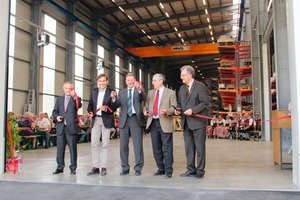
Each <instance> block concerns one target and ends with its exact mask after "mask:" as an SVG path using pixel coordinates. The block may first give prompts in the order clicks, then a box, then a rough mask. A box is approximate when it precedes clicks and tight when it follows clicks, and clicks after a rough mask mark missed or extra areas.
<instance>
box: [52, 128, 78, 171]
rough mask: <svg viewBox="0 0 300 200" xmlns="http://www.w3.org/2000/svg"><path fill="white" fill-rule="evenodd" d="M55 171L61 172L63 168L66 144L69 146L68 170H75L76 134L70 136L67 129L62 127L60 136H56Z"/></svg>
mask: <svg viewBox="0 0 300 200" xmlns="http://www.w3.org/2000/svg"><path fill="white" fill-rule="evenodd" d="M56 138H57V155H56V162H57V169H59V170H63V169H64V167H65V149H66V144H68V146H69V151H70V160H71V164H70V166H69V168H70V170H76V168H77V134H70V133H69V131H68V129H67V127H66V126H65V127H64V130H63V133H62V134H57V135H56Z"/></svg>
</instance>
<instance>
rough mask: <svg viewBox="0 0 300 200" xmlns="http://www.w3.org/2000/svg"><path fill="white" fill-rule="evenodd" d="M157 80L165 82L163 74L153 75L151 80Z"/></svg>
mask: <svg viewBox="0 0 300 200" xmlns="http://www.w3.org/2000/svg"><path fill="white" fill-rule="evenodd" d="M154 77H155V78H157V79H158V80H162V81H163V82H165V80H166V78H165V76H164V75H163V74H160V73H157V74H154V75H153V78H154Z"/></svg>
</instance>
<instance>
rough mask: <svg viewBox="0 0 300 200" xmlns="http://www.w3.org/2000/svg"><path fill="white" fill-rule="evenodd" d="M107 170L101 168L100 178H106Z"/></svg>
mask: <svg viewBox="0 0 300 200" xmlns="http://www.w3.org/2000/svg"><path fill="white" fill-rule="evenodd" d="M106 174H107V170H106V168H101V176H106Z"/></svg>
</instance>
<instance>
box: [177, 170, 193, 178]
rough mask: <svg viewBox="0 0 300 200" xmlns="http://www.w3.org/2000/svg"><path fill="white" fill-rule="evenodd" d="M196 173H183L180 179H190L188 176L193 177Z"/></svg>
mask: <svg viewBox="0 0 300 200" xmlns="http://www.w3.org/2000/svg"><path fill="white" fill-rule="evenodd" d="M195 174H196V172H189V171H187V172H185V173H184V174H180V176H181V177H190V176H195Z"/></svg>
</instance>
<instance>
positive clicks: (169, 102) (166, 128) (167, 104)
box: [145, 87, 177, 133]
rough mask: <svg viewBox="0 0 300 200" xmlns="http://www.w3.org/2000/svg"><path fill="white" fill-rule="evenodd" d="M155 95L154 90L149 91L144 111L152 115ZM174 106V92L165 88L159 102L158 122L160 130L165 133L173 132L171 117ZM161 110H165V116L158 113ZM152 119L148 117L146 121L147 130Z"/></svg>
mask: <svg viewBox="0 0 300 200" xmlns="http://www.w3.org/2000/svg"><path fill="white" fill-rule="evenodd" d="M155 94H156V90H151V91H150V92H149V93H148V96H147V101H146V105H145V110H148V111H149V112H150V113H153V105H154V99H155ZM174 106H177V100H176V94H175V91H173V90H171V89H169V88H166V87H165V88H164V91H163V93H162V96H161V98H160V102H159V122H160V126H161V129H162V130H163V132H165V133H171V132H173V127H174V126H173V119H172V115H174ZM163 109H165V110H167V116H166V115H164V114H161V113H160V111H161V110H163ZM152 119H153V116H152V115H150V116H149V117H148V120H147V126H146V128H147V129H148V128H149V127H150V125H151V122H152Z"/></svg>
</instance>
